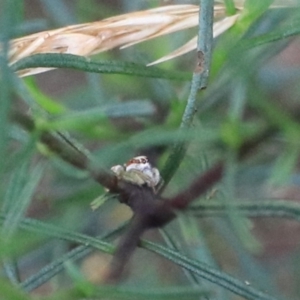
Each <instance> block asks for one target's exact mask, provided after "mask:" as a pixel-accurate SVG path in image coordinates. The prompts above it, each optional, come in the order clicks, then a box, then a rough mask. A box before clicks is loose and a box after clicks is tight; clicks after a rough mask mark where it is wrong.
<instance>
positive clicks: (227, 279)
mask: <svg viewBox="0 0 300 300" xmlns="http://www.w3.org/2000/svg"><path fill="white" fill-rule="evenodd" d="M142 245H143V247H144V248H146V249H148V250H150V251H152V252H155V253H157V254H160V255H161V256H163V257H165V258H167V259H169V260H171V261H172V262H174V263H175V264H177V265H179V266H181V267H183V268H186V269H187V270H190V271H192V272H193V273H195V274H197V275H198V276H200V277H202V278H204V279H206V280H208V281H210V282H213V283H216V284H217V285H219V286H222V287H223V288H225V289H227V290H229V291H231V292H233V293H234V294H237V295H239V296H242V297H244V298H245V299H249V300H276V298H274V297H272V296H270V295H268V294H266V293H264V292H262V291H260V290H257V289H255V288H254V287H252V286H251V285H248V284H247V282H242V281H240V280H238V279H236V278H234V277H232V276H230V275H228V274H226V273H224V272H221V271H219V270H217V269H214V268H212V267H210V266H208V265H206V264H205V263H202V262H199V261H196V260H193V259H190V258H188V257H186V256H184V255H182V254H181V253H179V252H177V251H174V250H172V249H168V248H165V247H163V246H161V245H157V244H154V243H152V242H149V241H144V240H143V241H142Z"/></svg>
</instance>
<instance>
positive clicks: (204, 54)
mask: <svg viewBox="0 0 300 300" xmlns="http://www.w3.org/2000/svg"><path fill="white" fill-rule="evenodd" d="M213 16H214V2H213V1H211V0H200V9H199V26H198V42H197V64H196V67H195V70H194V73H193V78H192V83H191V88H190V94H189V97H188V100H187V105H186V107H185V111H184V114H183V116H182V121H181V126H180V129H187V128H189V127H190V126H191V124H192V122H193V118H194V115H195V113H196V111H197V110H196V97H197V93H198V90H199V89H204V88H206V85H207V81H208V76H209V69H210V62H211V52H212V42H213ZM187 146H188V145H187V143H182V142H179V143H176V144H175V145H174V146H173V149H172V152H171V154H170V156H169V158H168V160H167V162H166V165H165V167H164V169H163V170H162V177H163V178H164V185H163V187H162V189H161V190H163V189H164V188H165V187H166V185H167V184H168V183H169V182H170V180H171V178H172V177H173V176H174V174H175V173H176V171H177V169H178V168H179V165H180V163H181V161H182V160H183V158H184V156H185V153H186V150H187Z"/></svg>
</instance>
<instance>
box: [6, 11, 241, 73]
mask: <svg viewBox="0 0 300 300" xmlns="http://www.w3.org/2000/svg"><path fill="white" fill-rule="evenodd" d="M198 10H199V7H198V6H195V5H167V6H162V7H158V8H155V9H149V10H144V11H138V12H132V13H127V14H123V15H119V16H115V17H111V18H108V19H104V20H102V21H97V22H92V23H85V24H78V25H72V26H67V27H63V28H59V29H55V30H49V31H43V32H39V33H35V34H32V35H29V36H25V37H21V38H18V39H15V40H12V41H11V43H10V51H9V59H10V63H11V64H13V63H15V62H17V61H19V60H20V59H22V58H24V57H27V56H31V55H34V54H39V53H69V54H75V55H81V56H90V55H93V54H96V53H99V52H103V51H107V50H110V49H113V48H116V47H121V48H125V47H128V46H131V45H134V44H137V43H140V42H142V41H147V40H150V39H152V38H155V37H158V36H162V35H165V34H169V33H172V32H176V31H179V30H183V29H188V28H191V27H194V26H197V24H198ZM214 14H215V19H216V22H215V24H214V36H217V35H219V34H221V33H222V32H224V31H225V30H227V29H228V28H230V27H231V26H232V25H233V24H234V23H235V21H236V20H237V18H238V16H239V13H237V14H235V15H233V16H230V17H227V16H226V14H225V8H224V6H223V5H216V6H215V11H214ZM195 48H196V37H195V38H193V39H192V40H190V41H189V42H188V43H186V44H185V45H184V46H182V47H180V48H179V49H177V50H175V51H174V52H172V53H170V54H168V55H166V56H164V57H163V58H161V59H159V60H157V61H155V62H153V63H151V64H155V63H161V62H163V61H166V60H169V59H172V58H174V57H177V56H179V55H182V54H184V53H186V52H188V51H191V50H193V49H195ZM47 70H50V69H46V68H35V69H27V70H23V71H22V73H21V74H20V76H28V75H32V74H37V73H41V72H45V71H47Z"/></svg>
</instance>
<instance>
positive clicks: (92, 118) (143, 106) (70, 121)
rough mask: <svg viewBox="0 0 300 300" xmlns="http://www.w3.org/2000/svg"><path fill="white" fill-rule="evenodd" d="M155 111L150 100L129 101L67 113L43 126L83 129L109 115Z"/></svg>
mask: <svg viewBox="0 0 300 300" xmlns="http://www.w3.org/2000/svg"><path fill="white" fill-rule="evenodd" d="M153 113H154V107H153V105H152V104H151V103H150V102H149V101H145V100H141V101H128V102H124V103H116V104H109V105H105V106H103V107H100V108H92V109H88V110H84V111H78V112H70V113H66V114H64V115H62V116H59V117H56V118H54V119H53V120H51V121H48V122H47V123H45V124H43V128H44V129H47V130H71V129H72V130H76V129H77V130H80V129H81V130H83V129H87V128H89V127H91V126H95V125H97V124H98V123H100V122H101V121H105V120H107V118H108V117H111V118H120V117H129V116H131V117H137V116H149V115H152V114H153Z"/></svg>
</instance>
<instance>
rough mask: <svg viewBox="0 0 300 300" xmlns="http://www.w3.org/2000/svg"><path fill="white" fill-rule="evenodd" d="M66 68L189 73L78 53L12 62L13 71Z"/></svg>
mask: <svg viewBox="0 0 300 300" xmlns="http://www.w3.org/2000/svg"><path fill="white" fill-rule="evenodd" d="M39 67H42V68H68V69H75V70H80V71H86V72H94V73H103V74H126V75H132V76H142V77H152V78H164V79H170V80H183V81H185V80H189V79H190V78H191V75H190V74H189V73H185V72H179V71H167V70H163V69H160V68H157V67H146V66H145V65H142V64H137V63H131V62H121V61H102V62H97V61H92V60H90V59H89V58H85V57H83V56H79V55H72V54H57V53H48V54H35V55H32V56H29V57H25V58H22V59H20V60H19V61H17V62H16V63H14V64H13V65H12V66H11V68H12V70H13V71H15V72H16V71H20V70H23V69H28V68H39Z"/></svg>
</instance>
